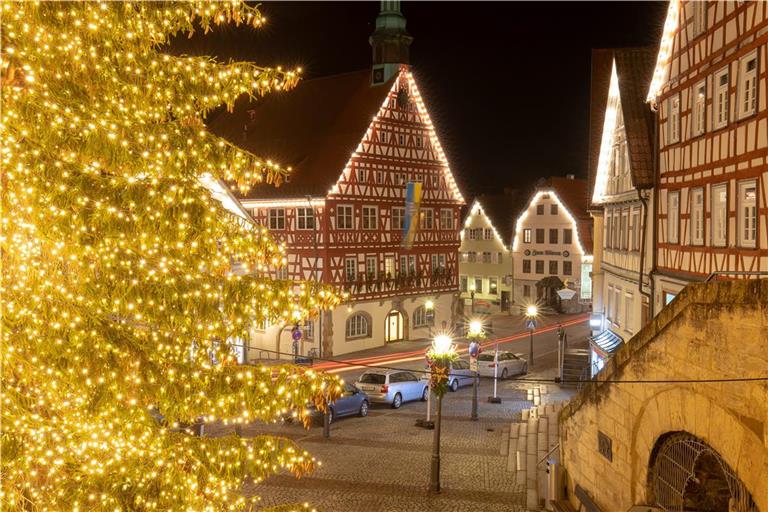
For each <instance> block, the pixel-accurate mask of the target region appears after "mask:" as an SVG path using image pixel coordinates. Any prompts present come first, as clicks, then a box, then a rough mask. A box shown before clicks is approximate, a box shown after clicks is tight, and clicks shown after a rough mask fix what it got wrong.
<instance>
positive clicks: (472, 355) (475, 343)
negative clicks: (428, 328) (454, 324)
mask: <svg viewBox="0 0 768 512" xmlns="http://www.w3.org/2000/svg"><path fill="white" fill-rule="evenodd" d="M467 339H469V340H471V342H470V344H469V365H470V369H471V370H472V415H471V416H470V419H471V420H472V421H477V385H478V382H477V381H478V378H479V373H478V371H477V370H478V369H477V356H478V354H479V352H480V344H479V341H480V340H483V339H485V330H483V322H482V321H481V320H470V322H469V331H468V332H467Z"/></svg>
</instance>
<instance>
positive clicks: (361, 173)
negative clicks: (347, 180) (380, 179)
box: [357, 169, 368, 183]
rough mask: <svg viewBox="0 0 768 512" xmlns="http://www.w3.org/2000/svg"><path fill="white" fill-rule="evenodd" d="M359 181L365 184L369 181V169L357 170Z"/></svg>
mask: <svg viewBox="0 0 768 512" xmlns="http://www.w3.org/2000/svg"><path fill="white" fill-rule="evenodd" d="M357 181H358V182H359V183H365V182H366V181H368V170H367V169H358V170H357Z"/></svg>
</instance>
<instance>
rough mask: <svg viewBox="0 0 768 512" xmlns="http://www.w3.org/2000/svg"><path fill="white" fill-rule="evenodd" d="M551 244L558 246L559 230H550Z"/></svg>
mask: <svg viewBox="0 0 768 512" xmlns="http://www.w3.org/2000/svg"><path fill="white" fill-rule="evenodd" d="M549 243H550V244H556V243H557V230H556V229H550V230H549Z"/></svg>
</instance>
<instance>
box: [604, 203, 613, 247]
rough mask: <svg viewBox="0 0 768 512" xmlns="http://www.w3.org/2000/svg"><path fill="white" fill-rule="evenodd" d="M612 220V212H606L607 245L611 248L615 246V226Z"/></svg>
mask: <svg viewBox="0 0 768 512" xmlns="http://www.w3.org/2000/svg"><path fill="white" fill-rule="evenodd" d="M611 222H612V218H611V212H610V211H607V212H606V214H605V246H606V247H607V248H609V249H612V248H613V226H612V225H611Z"/></svg>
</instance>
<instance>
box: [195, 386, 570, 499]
mask: <svg viewBox="0 0 768 512" xmlns="http://www.w3.org/2000/svg"><path fill="white" fill-rule="evenodd" d="M536 376H549V375H548V374H544V373H541V374H529V377H536ZM350 377H354V376H351V375H350ZM347 380H350V378H349V377H347ZM532 386H539V387H540V388H541V395H542V397H543V400H547V398H546V397H548V396H549V397H551V398H552V399H557V398H562V392H561V391H559V388H558V387H556V386H554V385H551V386H550V385H539V384H526V383H522V382H518V381H516V380H514V379H510V380H506V381H501V382H500V383H499V385H498V396H499V397H501V399H502V403H501V404H491V403H488V402H487V400H486V399H487V397H488V396H489V394H491V393H492V390H493V381H492V380H491V379H482V380H481V383H480V388H479V393H478V396H479V416H480V419H479V421H471V420H470V419H469V416H470V412H471V405H472V387H471V386H467V387H462V388H460V389H459V390H458V391H457V392H455V393H447V394H446V396H445V399H444V400H443V416H442V417H443V423H442V440H441V483H442V487H443V491H442V492H441V493H440V494H439V495H431V494H429V493H428V492H427V486H428V483H429V468H430V456H431V450H432V437H433V431H432V430H425V429H423V428H420V427H417V426H415V422H416V420H417V419H420V418H424V417H425V414H426V403H425V402H421V401H414V402H407V403H404V404H403V405H402V407H401V408H400V409H397V410H395V409H392V408H391V407H388V406H386V405H379V404H372V405H371V407H370V411H369V414H368V416H367V417H365V418H361V417H356V416H353V417H348V418H339V419H337V420H335V421H334V422H333V423H332V425H331V436H330V438H329V439H326V438H324V437H323V431H322V428H321V427H319V426H316V427H313V428H311V429H309V430H305V429H304V428H302V427H301V426H300V425H297V424H278V425H261V424H253V425H250V426H248V427H246V428H244V429H243V435H244V436H253V435H257V434H261V433H267V432H268V433H272V434H277V435H282V436H285V437H289V438H291V439H293V440H295V441H297V442H298V443H299V444H300V445H301V446H302V447H303V448H304V449H306V450H308V451H310V452H311V453H312V454H313V455H314V456H315V457H317V458H318V460H320V461H322V465H321V466H320V467H319V468H318V469H317V470H316V471H315V473H314V474H313V475H312V476H310V477H308V478H302V479H301V480H296V479H294V478H293V477H292V476H290V475H279V476H275V477H272V478H270V479H268V480H267V481H266V482H264V483H262V484H260V485H258V486H256V485H247V486H246V487H245V489H244V492H245V493H246V494H248V495H258V496H261V498H262V503H263V505H264V507H269V506H275V505H280V504H288V503H303V502H309V503H310V504H312V505H313V506H315V507H317V508H318V510H322V511H326V512H328V511H339V512H344V511H349V512H353V511H354V512H358V511H367V510H371V511H423V510H440V511H454V510H455V511H478V512H480V511H509V510H514V506H513V504H514V500H515V496H514V494H513V485H512V484H513V482H512V477H511V473H509V472H507V471H506V464H507V458H506V457H503V456H502V455H501V453H500V447H501V432H502V429H503V428H504V427H505V426H508V425H509V423H510V422H511V421H513V420H518V419H519V418H520V415H521V411H522V410H523V409H525V408H528V407H530V406H531V405H532V403H531V402H530V401H528V391H529V389H530V388H531V387H532ZM208 432H209V434H210V435H225V434H227V433H229V431H228V430H227V429H225V428H223V427H221V426H213V427H212V428H209V429H208Z"/></svg>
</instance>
